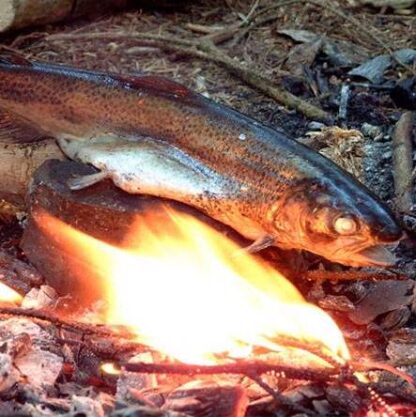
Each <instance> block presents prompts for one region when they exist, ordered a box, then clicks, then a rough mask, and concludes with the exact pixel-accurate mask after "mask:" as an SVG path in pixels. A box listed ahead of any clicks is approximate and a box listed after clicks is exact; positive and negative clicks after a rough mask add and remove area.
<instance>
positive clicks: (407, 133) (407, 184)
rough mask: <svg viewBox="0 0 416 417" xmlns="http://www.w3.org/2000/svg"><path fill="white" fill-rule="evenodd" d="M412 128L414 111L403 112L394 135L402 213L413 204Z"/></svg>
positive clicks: (398, 196) (395, 185)
mask: <svg viewBox="0 0 416 417" xmlns="http://www.w3.org/2000/svg"><path fill="white" fill-rule="evenodd" d="M412 129H413V113H412V112H410V111H408V112H405V113H403V114H402V116H401V117H400V120H399V121H398V122H397V124H396V129H395V132H394V135H393V178H394V187H395V195H396V205H397V208H398V210H399V211H400V212H401V213H405V212H408V211H410V208H411V206H412V190H411V188H412V187H411V185H412V170H413V160H412Z"/></svg>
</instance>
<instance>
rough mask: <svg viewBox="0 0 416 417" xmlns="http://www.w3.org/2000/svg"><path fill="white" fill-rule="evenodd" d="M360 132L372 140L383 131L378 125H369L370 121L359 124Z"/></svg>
mask: <svg viewBox="0 0 416 417" xmlns="http://www.w3.org/2000/svg"><path fill="white" fill-rule="evenodd" d="M361 132H362V134H363V135H364V136H367V137H369V138H371V139H373V140H377V139H378V138H379V137H380V135H381V136H382V135H383V131H382V129H381V127H380V126H374V125H370V123H363V125H362V126H361Z"/></svg>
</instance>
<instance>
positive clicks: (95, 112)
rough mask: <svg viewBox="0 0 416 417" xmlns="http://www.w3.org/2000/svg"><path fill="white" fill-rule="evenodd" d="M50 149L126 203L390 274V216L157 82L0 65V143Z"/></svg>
mask: <svg viewBox="0 0 416 417" xmlns="http://www.w3.org/2000/svg"><path fill="white" fill-rule="evenodd" d="M45 136H51V137H54V138H56V140H57V141H58V143H59V145H60V146H61V148H62V150H63V151H64V153H65V154H66V155H67V156H68V157H69V158H71V159H74V160H78V161H82V162H84V163H88V164H91V165H93V166H94V167H96V168H97V169H98V170H99V172H98V173H96V174H93V175H90V176H84V177H79V178H74V179H73V180H72V181H71V184H70V186H71V188H72V189H74V190H76V189H80V188H83V187H87V186H89V185H91V184H93V183H95V182H97V181H100V180H101V179H103V178H111V179H112V181H113V182H114V184H115V185H116V186H118V187H120V188H121V189H123V190H125V191H126V192H128V193H140V194H149V195H154V196H159V197H164V198H169V199H173V200H177V201H180V202H183V203H186V204H188V205H191V206H194V207H196V208H197V209H200V210H201V211H203V212H205V213H207V214H208V215H210V216H211V217H213V218H215V219H217V220H219V221H221V222H223V223H225V224H227V225H229V226H231V227H232V228H234V229H235V230H236V231H238V232H239V233H241V234H242V235H243V236H245V237H246V238H248V239H251V240H252V241H253V244H252V245H251V246H250V248H251V250H253V251H254V250H260V249H262V248H264V247H267V246H270V245H275V246H278V247H281V248H283V249H303V250H307V251H310V252H313V253H315V254H318V255H321V256H323V257H325V258H327V259H329V260H331V261H334V262H339V263H342V264H345V265H351V266H364V265H380V266H386V265H391V264H392V263H393V262H394V256H393V255H392V253H391V252H390V250H389V249H388V245H391V244H393V243H396V242H397V241H398V240H399V239H400V238H401V237H402V230H401V228H400V227H399V225H398V223H397V222H396V220H395V219H394V216H393V214H392V213H391V211H390V210H389V208H388V207H387V206H386V205H385V204H383V203H382V202H381V201H380V200H379V199H378V198H377V197H376V196H375V195H373V194H372V193H371V192H370V191H369V190H368V189H367V188H366V187H365V186H363V185H362V184H360V183H359V182H358V181H357V180H356V179H355V178H353V177H352V176H351V175H350V174H348V173H347V172H345V171H344V170H342V169H341V168H340V167H338V166H337V165H336V164H334V163H333V162H331V161H330V160H328V159H327V158H325V157H324V156H322V155H320V154H318V153H317V152H315V151H313V150H311V149H309V148H308V147H306V146H304V145H302V144H300V143H298V142H296V141H295V140H293V139H292V138H290V137H288V136H286V135H285V134H283V133H281V132H279V131H277V130H274V129H272V128H270V127H267V126H265V125H262V124H261V123H259V122H258V121H256V120H254V119H252V118H250V117H247V116H245V115H243V114H241V113H239V112H237V111H235V110H233V109H231V108H229V107H226V106H224V105H221V104H218V103H215V102H214V101H212V100H209V99H207V98H204V97H203V96H201V95H199V94H197V93H195V92H193V91H191V90H189V89H188V88H186V87H184V86H182V85H180V84H178V83H176V82H173V81H170V80H168V79H165V78H161V77H157V76H147V75H143V76H135V75H117V74H109V73H102V72H94V71H86V70H80V69H75V68H68V67H64V66H60V65H49V64H42V63H37V62H30V61H27V60H26V59H24V58H21V57H15V56H14V55H10V56H9V55H4V56H0V140H3V141H6V140H7V141H10V140H15V141H19V142H31V141H36V140H39V139H41V138H43V137H45Z"/></svg>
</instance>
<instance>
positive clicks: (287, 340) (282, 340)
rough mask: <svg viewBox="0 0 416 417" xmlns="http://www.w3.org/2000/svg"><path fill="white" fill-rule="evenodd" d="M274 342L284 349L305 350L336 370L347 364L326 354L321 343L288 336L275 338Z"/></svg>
mask: <svg viewBox="0 0 416 417" xmlns="http://www.w3.org/2000/svg"><path fill="white" fill-rule="evenodd" d="M272 342H273V343H276V344H278V345H280V346H283V347H290V348H295V349H300V350H304V351H305V352H308V353H311V354H312V355H314V356H317V357H318V358H320V359H322V360H323V361H325V362H327V363H328V364H329V365H332V366H333V367H334V368H341V367H342V366H344V364H345V363H344V362H345V361H344V360H342V359H341V358H337V357H335V356H334V355H331V354H328V353H325V351H324V350H325V347H324V346H323V345H322V344H320V343H309V342H302V341H300V340H297V339H293V338H291V337H287V336H279V337H274V338H273V339H272Z"/></svg>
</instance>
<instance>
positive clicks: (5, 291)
mask: <svg viewBox="0 0 416 417" xmlns="http://www.w3.org/2000/svg"><path fill="white" fill-rule="evenodd" d="M21 300H22V296H21V295H20V294H19V293H18V292H16V291H15V290H13V289H12V288H10V287H8V286H7V285H5V284H3V283H0V304H17V303H19V302H20V301H21Z"/></svg>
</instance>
